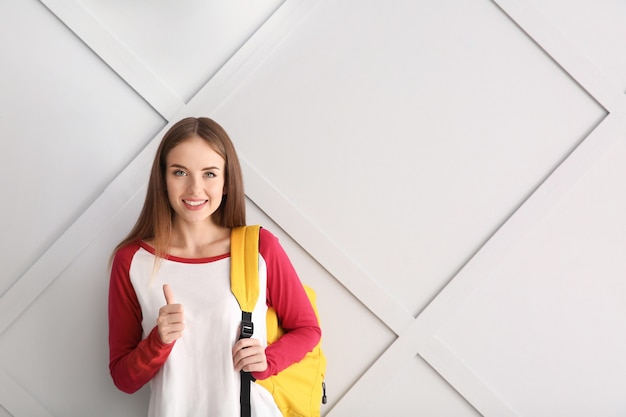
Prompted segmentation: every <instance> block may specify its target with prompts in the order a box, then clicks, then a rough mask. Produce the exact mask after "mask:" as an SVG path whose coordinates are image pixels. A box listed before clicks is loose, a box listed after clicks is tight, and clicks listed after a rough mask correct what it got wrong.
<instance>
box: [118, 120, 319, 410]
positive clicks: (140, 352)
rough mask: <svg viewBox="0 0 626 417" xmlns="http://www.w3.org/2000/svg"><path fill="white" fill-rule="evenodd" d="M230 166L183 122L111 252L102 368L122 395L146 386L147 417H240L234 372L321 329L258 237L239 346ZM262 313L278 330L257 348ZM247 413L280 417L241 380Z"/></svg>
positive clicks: (236, 194)
mask: <svg viewBox="0 0 626 417" xmlns="http://www.w3.org/2000/svg"><path fill="white" fill-rule="evenodd" d="M244 199H245V197H244V192H243V182H242V174H241V167H240V165H239V161H238V158H237V155H236V153H235V149H234V147H233V145H232V143H231V141H230V139H229V137H228V135H227V134H226V132H225V131H224V130H223V129H222V127H221V126H219V125H218V124H217V123H216V122H214V121H213V120H211V119H208V118H186V119H183V120H181V121H179V122H178V123H176V124H175V125H174V126H172V128H171V129H170V130H169V131H168V132H167V133H166V134H165V136H164V138H163V140H162V142H161V144H160V146H159V148H158V150H157V153H156V156H155V159H154V163H153V166H152V171H151V175H150V180H149V183H148V191H147V195H146V199H145V202H144V206H143V210H142V212H141V214H140V215H139V219H138V220H137V223H136V224H135V227H134V228H133V229H132V231H131V232H130V234H129V235H128V236H127V237H126V238H125V239H124V240H123V241H122V242H121V243H120V244H119V245H118V246H117V247H116V249H115V251H114V254H113V262H112V268H111V281H110V288H109V348H110V363H109V368H110V371H111V376H112V377H113V381H114V383H115V385H116V386H117V387H118V388H119V389H120V390H122V391H124V392H127V393H132V392H135V391H137V390H138V389H139V388H141V387H142V386H144V385H145V384H146V383H148V382H149V383H150V387H151V396H150V405H149V412H148V414H149V416H150V417H179V416H186V417H193V416H198V417H199V416H203V417H206V416H210V417H219V416H224V417H233V416H238V415H239V412H240V411H239V410H240V404H239V394H240V374H239V372H240V371H241V370H243V371H246V372H250V373H251V374H252V376H253V377H254V378H256V379H264V378H267V377H269V376H271V375H275V374H277V373H278V372H279V371H281V370H282V369H284V368H286V367H288V366H289V365H291V364H292V363H295V362H297V361H299V360H300V359H302V358H303V357H304V356H305V355H306V353H307V352H309V351H310V350H311V349H312V348H313V347H314V346H315V345H316V344H317V343H318V341H319V339H320V336H321V331H320V328H319V325H318V321H317V318H316V316H315V312H314V311H313V308H312V307H311V304H310V302H309V300H308V298H307V296H306V293H305V291H304V289H303V287H302V284H301V282H300V280H299V278H298V276H297V274H296V272H295V270H294V268H293V266H292V265H291V263H290V261H289V259H288V257H287V255H286V254H285V251H284V250H283V248H282V247H281V245H280V244H279V242H278V240H277V238H276V237H275V236H274V235H272V234H271V233H270V232H269V231H267V230H265V229H261V233H260V238H259V251H260V257H259V258H260V259H259V276H260V280H261V295H260V297H259V302H258V303H257V306H256V308H255V310H254V312H253V317H254V318H255V319H254V320H255V331H254V335H253V337H252V338H249V339H241V340H238V336H239V325H240V322H241V310H240V308H239V304H238V303H237V300H236V299H235V297H234V296H233V294H232V293H231V291H230V257H229V254H230V231H231V228H233V227H237V226H242V225H244V224H245V200H244ZM268 305H270V306H272V307H273V308H274V309H275V310H276V312H277V314H278V317H279V318H280V320H281V324H282V327H283V328H284V329H285V330H286V331H287V332H286V333H285V335H283V336H282V337H281V338H280V339H279V340H278V341H276V342H275V343H273V344H272V345H270V346H269V347H266V337H265V323H264V319H265V312H266V309H267V306H268ZM250 401H251V408H252V416H257V417H261V416H268V417H269V416H272V417H273V416H276V417H279V416H281V414H280V411H279V410H278V408H277V407H276V404H275V403H274V400H273V398H272V396H271V394H270V393H269V392H268V391H267V390H265V389H264V388H263V387H261V386H260V385H258V384H251V398H250Z"/></svg>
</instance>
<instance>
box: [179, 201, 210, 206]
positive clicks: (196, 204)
mask: <svg viewBox="0 0 626 417" xmlns="http://www.w3.org/2000/svg"><path fill="white" fill-rule="evenodd" d="M183 201H184V202H185V204H189V205H190V206H199V205H201V204H204V203H205V201H206V200H204V201H187V200H183Z"/></svg>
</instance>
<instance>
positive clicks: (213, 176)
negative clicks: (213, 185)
mask: <svg viewBox="0 0 626 417" xmlns="http://www.w3.org/2000/svg"><path fill="white" fill-rule="evenodd" d="M204 176H205V177H207V178H215V177H216V176H217V175H215V173H213V172H205V173H204Z"/></svg>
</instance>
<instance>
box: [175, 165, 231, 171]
mask: <svg viewBox="0 0 626 417" xmlns="http://www.w3.org/2000/svg"><path fill="white" fill-rule="evenodd" d="M170 168H182V169H186V170H189V168H187V167H186V166H184V165H180V164H172V165H170ZM211 169H217V170H218V171H219V170H220V168H219V167H216V166H212V167H206V168H202V170H201V171H208V170H211Z"/></svg>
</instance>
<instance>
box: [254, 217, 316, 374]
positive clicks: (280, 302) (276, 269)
mask: <svg viewBox="0 0 626 417" xmlns="http://www.w3.org/2000/svg"><path fill="white" fill-rule="evenodd" d="M259 251H260V253H261V256H262V257H263V259H264V260H265V263H266V265H267V304H268V306H272V307H273V308H274V309H275V310H276V314H277V315H278V318H279V321H280V322H281V326H282V327H283V329H284V330H285V334H284V335H283V336H282V337H281V338H280V339H278V340H277V341H276V342H274V343H272V344H271V345H270V346H268V347H267V348H266V349H265V355H266V357H267V369H266V370H265V371H263V372H253V373H252V375H253V376H254V377H255V378H256V379H265V378H268V377H270V376H272V375H276V374H277V373H278V372H280V371H282V370H283V369H285V368H287V367H288V366H289V365H291V364H293V363H296V362H298V361H300V360H301V359H302V358H304V356H305V355H306V354H307V353H308V352H310V351H311V350H313V348H314V347H315V346H316V345H317V343H318V342H319V341H320V338H321V335H322V331H321V329H320V326H319V322H318V320H317V317H316V315H315V311H314V310H313V307H312V306H311V302H310V301H309V298H308V297H307V295H306V292H305V291H304V287H302V283H301V282H300V279H299V278H298V275H297V273H296V271H295V269H294V267H293V265H292V264H291V261H290V260H289V258H288V256H287V254H286V253H285V250H284V249H283V248H282V246H281V245H280V243H279V242H278V239H277V238H276V237H275V236H274V235H272V234H271V233H270V232H269V231H267V230H265V229H261V232H260V237H259Z"/></svg>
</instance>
